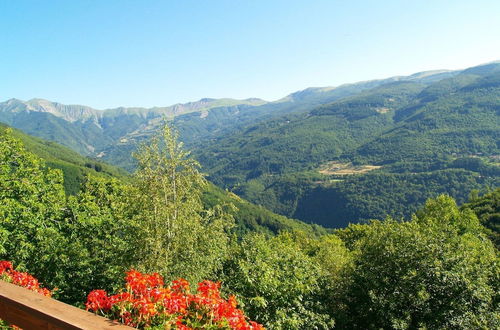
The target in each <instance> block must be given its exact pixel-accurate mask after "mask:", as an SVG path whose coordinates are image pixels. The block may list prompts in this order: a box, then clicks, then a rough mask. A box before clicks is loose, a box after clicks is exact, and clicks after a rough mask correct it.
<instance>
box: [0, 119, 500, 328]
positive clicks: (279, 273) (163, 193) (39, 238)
mask: <svg viewBox="0 0 500 330" xmlns="http://www.w3.org/2000/svg"><path fill="white" fill-rule="evenodd" d="M16 134H18V133H16V132H15V131H12V130H11V129H7V130H3V131H2V133H1V134H0V259H3V260H11V261H12V262H13V264H14V265H16V266H17V267H18V269H19V270H21V271H27V272H29V273H31V274H33V275H34V276H36V277H37V278H38V279H40V281H41V282H42V283H43V284H44V285H45V286H46V287H48V288H50V289H54V288H57V290H56V291H55V293H54V297H56V298H57V299H60V300H62V301H65V302H68V303H71V304H75V305H77V306H81V307H83V302H85V298H86V297H87V295H88V294H89V292H91V291H92V290H93V289H104V290H106V291H107V292H116V290H119V288H121V287H123V285H124V282H123V274H124V273H125V272H127V271H129V270H130V269H136V270H138V271H140V272H147V273H153V272H157V273H159V274H160V275H161V276H162V277H163V278H164V279H165V281H172V280H176V279H178V278H184V279H186V280H187V281H188V282H190V283H197V282H199V283H211V282H203V281H204V280H212V281H215V282H220V290H221V294H222V296H223V297H228V299H232V298H229V297H230V295H234V296H235V297H236V299H237V301H238V302H239V303H240V304H239V306H238V307H239V308H241V309H242V310H243V311H244V312H245V314H246V315H247V316H248V318H249V319H250V320H254V321H256V322H258V323H261V324H263V325H264V326H265V327H266V328H269V329H330V328H338V329H381V328H384V329H415V328H427V329H445V328H456V329H477V328H484V329H495V328H498V327H500V305H499V304H500V296H499V292H500V259H499V254H498V249H497V248H496V247H495V245H494V243H493V242H492V240H493V241H494V242H496V244H498V228H499V227H498V213H499V212H500V211H499V204H498V196H499V193H500V191H499V190H498V189H497V190H495V191H491V192H489V193H487V194H485V195H481V194H480V193H478V192H477V191H473V192H472V194H471V196H470V201H469V203H467V204H464V205H463V206H460V207H459V206H457V203H456V201H455V200H454V199H453V198H452V197H450V196H448V195H439V196H437V197H436V198H433V199H428V200H427V201H426V202H425V205H424V206H423V207H421V208H418V209H415V210H413V209H411V210H410V211H408V210H406V209H400V214H401V215H402V216H403V215H406V214H408V213H412V214H411V215H409V216H404V220H403V219H402V216H401V217H395V218H391V217H387V218H385V217H384V218H382V217H380V218H379V220H372V221H370V222H367V223H365V224H351V225H349V226H347V227H345V228H342V229H338V230H335V231H333V232H327V231H326V230H324V229H321V228H320V227H318V226H315V227H312V226H307V225H302V226H301V225H298V224H296V225H288V226H287V225H286V224H287V223H288V224H290V223H296V222H294V221H293V220H290V219H286V218H284V217H279V216H276V215H272V213H270V212H269V211H267V213H266V212H264V211H262V208H259V207H255V206H249V205H251V204H249V203H248V202H245V201H244V200H241V199H239V198H238V197H236V196H233V195H231V194H229V193H227V192H225V191H223V190H220V189H216V188H212V189H208V188H207V187H210V184H209V183H208V182H207V180H206V179H205V178H204V176H203V175H202V174H201V172H200V166H199V164H198V163H197V162H196V161H195V160H194V159H193V158H192V157H191V156H190V155H189V153H188V152H186V151H185V150H184V149H183V147H182V144H180V143H178V140H177V139H178V134H177V132H176V131H175V130H173V129H171V128H170V127H169V126H165V127H164V129H163V130H161V131H160V132H159V133H158V134H156V135H155V136H154V137H153V138H152V140H151V141H149V142H148V143H147V144H144V145H143V146H142V147H140V148H139V149H138V151H137V152H136V154H135V157H136V159H137V164H138V167H137V170H136V171H135V172H134V174H133V175H132V176H123V177H122V176H121V174H120V173H116V175H115V173H114V172H113V170H112V169H109V170H104V169H105V168H106V166H105V165H104V164H103V165H102V166H103V167H99V166H101V165H100V164H99V163H91V162H90V163H88V164H89V166H87V165H86V163H87V161H84V162H83V168H86V169H87V170H85V172H82V176H81V177H80V176H78V178H83V180H82V181H78V180H80V179H78V180H77V181H78V185H77V186H78V188H73V190H71V193H68V191H67V190H65V185H64V178H65V177H68V175H64V174H63V172H64V171H68V168H70V167H71V166H75V167H76V166H77V165H76V164H75V163H74V162H73V163H72V162H69V161H68V164H72V165H71V166H69V165H68V166H65V167H61V166H59V167H58V166H57V164H56V163H57V162H54V161H53V163H54V164H55V166H51V164H50V162H49V161H44V160H42V158H40V156H37V155H35V153H33V152H30V151H29V150H28V148H34V147H33V146H32V147H30V146H29V145H28V144H27V143H26V144H25V143H23V142H21V140H20V139H19V138H18V136H16ZM38 142H39V143H41V144H39V146H40V148H41V149H44V148H45V147H43V145H44V144H43V143H42V141H40V140H38ZM48 146H50V144H49V145H48ZM30 150H31V149H30ZM40 152H41V151H39V153H40ZM47 153H50V150H49V149H47ZM97 165H99V166H97ZM455 165H456V167H454V168H450V169H444V170H442V169H441V170H439V171H441V172H442V174H441V172H439V171H438V172H437V173H438V174H439V175H443V176H445V177H446V176H451V177H453V175H456V176H457V177H458V178H459V179H457V181H460V182H461V184H462V183H463V181H462V178H463V177H464V175H465V174H464V173H463V172H464V171H465V172H466V171H467V170H466V169H464V166H465V167H474V166H480V167H481V166H485V167H486V169H485V171H490V170H492V171H495V170H496V169H495V168H494V167H491V166H489V165H487V164H486V165H485V164H483V163H481V162H480V163H477V162H476V163H474V162H472V163H470V162H469V161H468V160H464V161H458V162H457V164H455ZM460 166H462V167H460ZM60 168H62V171H61V169H60ZM69 171H71V170H69ZM103 172H105V175H103V174H102V173H103ZM410 174H411V173H409V174H408V175H409V176H408V177H406V178H405V179H404V180H406V181H407V182H408V184H411V185H414V187H415V188H414V189H416V190H417V189H421V187H419V186H418V184H419V183H418V179H415V181H414V182H412V181H411V179H410ZM373 175H378V176H380V182H387V181H388V180H389V179H388V178H387V177H384V175H387V174H386V173H385V174H384V173H379V174H373ZM399 175H405V174H404V173H403V174H399ZM428 175H436V173H434V171H433V172H432V173H430V174H428ZM439 175H438V176H437V177H436V178H434V179H433V180H435V182H436V185H439V184H441V182H440V181H439V180H441V179H440V176H439ZM311 177H313V175H311V176H310V177H307V176H306V177H305V178H304V180H309V179H310V178H311ZM361 178H362V177H361ZM361 178H359V179H361ZM299 179H300V178H299ZM448 179H449V178H448ZM443 180H444V179H443ZM75 182H76V181H75ZM393 185H394V186H396V184H395V183H394V184H393ZM75 189H76V190H78V191H77V192H75V191H74V190H75ZM211 190H212V193H210V191H211ZM284 192H285V190H284ZM424 195H425V194H423V193H422V195H421V196H422V197H421V198H424ZM397 205H398V204H395V206H394V207H397ZM235 208H240V210H241V209H243V210H245V211H244V212H243V213H240V214H239V215H238V212H235V211H234V209H235ZM240 212H241V211H240ZM238 216H239V219H240V220H239V221H240V222H241V223H243V222H244V223H253V225H251V226H237V225H236V223H237V221H236V220H235V218H237V217H238ZM259 217H261V220H260V222H259V220H258V219H259ZM264 218H265V219H274V220H275V221H276V222H275V225H272V224H270V223H266V222H270V221H271V220H263V219H264ZM271 222H272V221H271ZM252 226H253V227H252ZM256 228H261V230H260V232H256V231H255V230H254V229H256ZM497 247H498V245H497ZM128 274H131V273H130V272H129V273H128ZM134 274H135V273H134ZM134 276H139V275H134ZM129 277H130V275H129ZM182 283H184V282H182ZM186 283H187V282H186ZM182 285H184V284H182ZM184 287H185V288H187V286H184ZM207 290H208V289H207ZM217 290H218V289H217ZM186 294H188V293H187V292H186ZM145 326H147V324H146V325H145Z"/></svg>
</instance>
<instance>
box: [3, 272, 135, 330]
mask: <svg viewBox="0 0 500 330" xmlns="http://www.w3.org/2000/svg"><path fill="white" fill-rule="evenodd" d="M0 319H2V320H4V321H6V322H7V323H9V324H14V325H16V326H18V327H21V328H23V329H30V330H31V329H96V330H98V329H107V330H110V329H114V330H121V329H123V330H125V329H133V328H130V327H128V326H124V325H122V324H119V323H116V322H113V321H111V320H108V319H106V318H104V317H101V316H97V315H95V314H92V313H89V312H87V311H84V310H82V309H79V308H76V307H73V306H71V305H68V304H65V303H62V302H60V301H57V300H55V299H52V298H49V297H45V296H42V295H41V294H38V293H36V292H33V291H30V290H28V289H25V288H22V287H19V286H17V285H13V284H11V283H7V282H4V281H1V280H0Z"/></svg>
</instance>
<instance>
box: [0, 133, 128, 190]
mask: <svg viewBox="0 0 500 330" xmlns="http://www.w3.org/2000/svg"><path fill="white" fill-rule="evenodd" d="M7 128H8V126H7V125H4V124H0V134H4V132H5V130H6V129H7ZM12 134H13V136H15V137H16V138H18V139H20V140H21V141H22V142H23V143H24V145H25V146H26V148H27V149H28V150H29V151H31V152H33V153H34V154H36V155H37V156H39V157H40V158H43V159H44V160H45V162H46V164H47V165H48V166H49V167H51V168H58V169H60V170H62V172H63V175H64V188H65V190H66V193H68V194H76V193H77V192H78V191H79V190H80V186H81V184H82V183H83V182H84V180H85V176H86V175H96V176H104V177H116V178H120V179H124V180H126V178H127V176H128V173H127V172H126V171H125V170H123V169H120V168H117V167H114V166H111V165H108V164H106V163H102V162H99V161H96V160H93V159H90V158H87V157H84V156H82V155H80V154H78V153H77V152H75V151H73V150H71V149H69V148H67V147H63V146H61V145H59V144H57V143H55V142H51V141H46V140H43V139H40V138H37V137H33V136H30V135H27V134H24V133H22V132H20V131H18V130H15V129H14V130H13V131H12Z"/></svg>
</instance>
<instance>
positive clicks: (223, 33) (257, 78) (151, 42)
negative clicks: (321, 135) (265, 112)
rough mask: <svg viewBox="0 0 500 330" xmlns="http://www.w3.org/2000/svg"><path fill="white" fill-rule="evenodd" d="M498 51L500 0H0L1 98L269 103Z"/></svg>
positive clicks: (496, 55)
mask: <svg viewBox="0 0 500 330" xmlns="http://www.w3.org/2000/svg"><path fill="white" fill-rule="evenodd" d="M499 59H500V1H498V0H490V1H486V0H485V1H483V0H465V1H464V0H449V1H440V0H429V1H425V0H412V1H405V0H395V1H385V0H378V1H357V0H342V1H336V0H325V1H315V0H304V1H293V0H284V1H281V0H247V1H243V0H226V1H222V0H220V1H219V0H197V1H191V0H176V1H173V0H171V1H167V0H164V1H153V0H143V1H141V0H136V1H126V0H115V1H114V0H95V1H90V0H61V1H57V0H46V1H41V0H39V1H24V0H0V101H4V100H6V99H9V98H13V97H15V98H19V99H23V100H27V99H31V98H35V97H39V98H45V99H49V100H52V101H58V102H61V103H67V104H85V105H89V106H92V107H95V108H98V109H104V108H110V107H117V106H145V107H150V106H165V105H170V104H173V103H178V102H188V101H195V100H198V99H200V98H203V97H214V98H219V97H233V98H248V97H260V98H263V99H267V100H275V99H278V98H281V97H283V96H285V95H287V94H289V93H291V92H294V91H297V90H300V89H304V88H306V87H310V86H335V85H339V84H342V83H347V82H356V81H360V80H368V79H375V78H383V77H388V76H393V75H404V74H411V73H414V72H418V71H423V70H430V69H443V68H446V69H459V68H464V67H468V66H473V65H477V64H481V63H484V62H489V61H493V60H499Z"/></svg>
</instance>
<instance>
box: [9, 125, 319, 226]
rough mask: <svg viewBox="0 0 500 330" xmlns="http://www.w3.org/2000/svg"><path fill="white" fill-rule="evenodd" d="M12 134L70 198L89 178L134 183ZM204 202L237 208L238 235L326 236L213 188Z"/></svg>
mask: <svg viewBox="0 0 500 330" xmlns="http://www.w3.org/2000/svg"><path fill="white" fill-rule="evenodd" d="M8 128H9V127H8V126H6V125H4V124H0V137H1V135H2V134H5V132H6V129H8ZM11 134H12V135H13V136H14V137H16V138H17V139H20V140H21V141H22V142H23V144H24V145H25V146H26V148H27V150H29V151H30V152H32V153H34V154H35V155H37V156H38V157H40V158H42V159H44V161H45V163H46V165H47V166H48V167H50V168H56V169H60V170H61V171H62V173H63V177H64V189H65V191H66V193H67V194H71V195H74V194H76V193H77V192H78V191H80V189H81V186H82V184H83V183H84V182H85V180H86V177H87V176H98V177H103V178H108V179H109V178H117V179H119V180H121V181H124V182H129V181H130V180H131V178H130V173H128V172H126V171H125V170H123V169H121V168H118V167H115V166H112V165H109V164H106V163H103V162H100V161H96V160H94V159H91V158H88V157H84V156H81V155H80V154H78V153H77V152H75V151H73V150H71V149H69V148H66V147H64V146H61V145H59V144H57V143H54V142H50V141H46V140H43V139H40V138H37V137H33V136H30V135H28V134H24V133H22V132H20V131H18V130H15V129H13V130H12V133H11ZM202 199H203V203H204V205H206V206H207V207H213V206H214V205H216V204H222V205H230V204H231V205H233V206H235V208H231V207H230V208H228V209H227V210H228V211H229V212H230V213H231V214H232V215H233V216H234V219H235V222H236V228H235V232H236V233H237V234H238V235H243V234H244V233H247V232H249V231H253V232H263V233H269V234H271V233H278V232H279V231H282V230H290V229H300V230H303V231H305V232H308V233H311V234H313V235H316V234H322V233H326V230H325V229H324V228H322V227H320V226H314V225H313V226H311V225H308V224H305V223H303V222H300V221H297V220H293V219H289V218H286V217H285V216H282V215H278V214H275V213H273V212H271V211H269V210H267V209H265V208H263V207H261V206H257V205H253V204H252V203H249V202H248V201H246V200H244V199H242V198H240V197H238V196H236V195H234V194H232V193H229V192H227V191H224V190H222V189H220V188H218V187H216V186H215V185H213V184H209V185H208V186H207V188H206V190H205V192H204V194H203V196H202Z"/></svg>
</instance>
